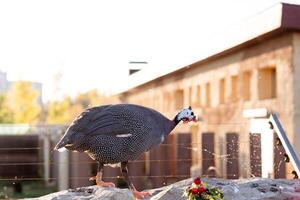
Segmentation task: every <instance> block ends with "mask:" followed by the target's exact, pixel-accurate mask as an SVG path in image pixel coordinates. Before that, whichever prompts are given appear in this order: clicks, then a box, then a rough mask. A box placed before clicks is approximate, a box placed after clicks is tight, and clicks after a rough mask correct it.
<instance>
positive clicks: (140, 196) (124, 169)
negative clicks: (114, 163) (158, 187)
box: [121, 162, 150, 199]
mask: <svg viewBox="0 0 300 200" xmlns="http://www.w3.org/2000/svg"><path fill="white" fill-rule="evenodd" d="M127 164H128V162H121V170H122V174H123V176H124V179H125V181H126V182H127V184H128V187H129V189H130V190H131V191H132V193H133V196H134V197H135V198H136V199H143V198H145V197H148V196H150V193H149V192H139V191H137V190H136V189H135V187H134V185H133V183H132V182H131V180H130V179H129V176H128V168H127Z"/></svg>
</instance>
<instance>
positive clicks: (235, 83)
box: [231, 76, 238, 102]
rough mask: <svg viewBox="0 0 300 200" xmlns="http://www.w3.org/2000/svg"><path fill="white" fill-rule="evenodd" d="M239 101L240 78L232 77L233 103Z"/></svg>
mask: <svg viewBox="0 0 300 200" xmlns="http://www.w3.org/2000/svg"><path fill="white" fill-rule="evenodd" d="M237 100H238V77H237V76H231V101H232V102H236V101H237Z"/></svg>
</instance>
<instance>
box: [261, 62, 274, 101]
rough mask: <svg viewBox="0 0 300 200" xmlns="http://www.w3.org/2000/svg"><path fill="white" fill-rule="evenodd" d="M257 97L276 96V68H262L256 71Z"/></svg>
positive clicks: (268, 97) (267, 97)
mask: <svg viewBox="0 0 300 200" xmlns="http://www.w3.org/2000/svg"><path fill="white" fill-rule="evenodd" d="M258 98H259V99H260V100H262V99H272V98H276V68H264V69H260V70H259V71H258Z"/></svg>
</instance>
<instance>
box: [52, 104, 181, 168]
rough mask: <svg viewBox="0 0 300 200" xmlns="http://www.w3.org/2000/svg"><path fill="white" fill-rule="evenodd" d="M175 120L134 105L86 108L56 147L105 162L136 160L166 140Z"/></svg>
mask: <svg viewBox="0 0 300 200" xmlns="http://www.w3.org/2000/svg"><path fill="white" fill-rule="evenodd" d="M175 125H176V124H175V122H174V121H171V120H169V119H168V118H166V117H165V116H163V115H162V114H160V113H159V112H157V111H155V110H153V109H150V108H146V107H143V106H138V105H133V104H117V105H108V106H107V105H106V106H100V107H94V108H90V109H87V110H86V111H85V112H83V113H82V114H81V115H79V116H78V117H77V118H76V119H75V120H74V121H73V123H72V124H71V125H70V127H69V128H68V130H67V131H66V133H65V135H64V137H63V138H62V139H61V141H60V142H59V143H58V144H57V147H58V148H60V147H62V146H64V147H66V148H67V149H69V150H75V151H80V152H84V151H85V152H86V153H88V154H89V156H90V157H91V158H93V159H94V160H97V161H99V162H103V163H104V164H115V163H120V162H122V161H128V160H134V159H136V158H137V157H138V156H139V155H140V154H141V153H143V152H145V151H148V150H149V149H151V148H152V147H153V146H155V145H157V144H160V143H161V142H163V140H164V138H165V137H166V136H167V135H168V134H169V133H170V132H171V131H172V129H173V128H174V127H175Z"/></svg>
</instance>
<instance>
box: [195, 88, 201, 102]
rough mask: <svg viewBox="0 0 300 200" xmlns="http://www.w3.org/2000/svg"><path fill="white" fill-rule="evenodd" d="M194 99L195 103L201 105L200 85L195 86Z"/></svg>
mask: <svg viewBox="0 0 300 200" xmlns="http://www.w3.org/2000/svg"><path fill="white" fill-rule="evenodd" d="M196 101H197V105H198V106H201V104H202V102H201V85H198V86H197V98H196Z"/></svg>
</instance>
